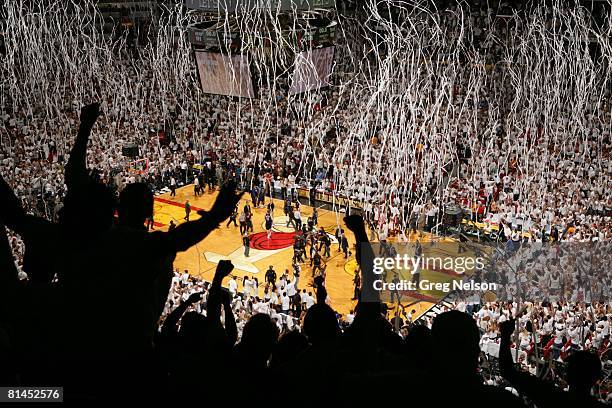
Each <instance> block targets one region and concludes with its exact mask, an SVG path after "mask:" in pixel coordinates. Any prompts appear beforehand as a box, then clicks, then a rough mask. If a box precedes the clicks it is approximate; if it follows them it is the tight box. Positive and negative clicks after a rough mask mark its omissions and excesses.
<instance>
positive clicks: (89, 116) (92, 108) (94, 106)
mask: <svg viewBox="0 0 612 408" xmlns="http://www.w3.org/2000/svg"><path fill="white" fill-rule="evenodd" d="M98 116H100V104H99V103H98V102H96V103H91V104H89V105H85V106H83V107H82V108H81V116H80V120H81V127H86V128H92V127H93V125H94V124H95V123H96V120H97V119H98Z"/></svg>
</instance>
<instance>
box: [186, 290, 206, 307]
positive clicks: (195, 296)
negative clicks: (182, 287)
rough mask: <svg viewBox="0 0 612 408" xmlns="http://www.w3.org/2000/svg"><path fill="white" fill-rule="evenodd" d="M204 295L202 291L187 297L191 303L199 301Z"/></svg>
mask: <svg viewBox="0 0 612 408" xmlns="http://www.w3.org/2000/svg"><path fill="white" fill-rule="evenodd" d="M202 295H203V293H202V292H196V293H192V294H191V295H190V296H189V297H188V298H187V303H189V304H193V303H198V302H199V301H200V300H202Z"/></svg>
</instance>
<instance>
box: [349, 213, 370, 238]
mask: <svg viewBox="0 0 612 408" xmlns="http://www.w3.org/2000/svg"><path fill="white" fill-rule="evenodd" d="M344 223H345V224H346V227H347V228H348V229H349V230H351V231H352V232H353V233H354V234H355V235H362V234H365V233H366V229H365V224H364V222H363V217H362V216H361V215H349V216H347V217H344Z"/></svg>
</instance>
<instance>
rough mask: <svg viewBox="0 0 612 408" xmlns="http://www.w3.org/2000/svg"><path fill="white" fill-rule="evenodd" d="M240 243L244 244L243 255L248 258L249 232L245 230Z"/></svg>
mask: <svg viewBox="0 0 612 408" xmlns="http://www.w3.org/2000/svg"><path fill="white" fill-rule="evenodd" d="M242 245H244V256H246V257H247V258H248V257H249V250H250V245H251V239H250V238H249V234H247V233H246V232H245V234H244V236H243V237H242Z"/></svg>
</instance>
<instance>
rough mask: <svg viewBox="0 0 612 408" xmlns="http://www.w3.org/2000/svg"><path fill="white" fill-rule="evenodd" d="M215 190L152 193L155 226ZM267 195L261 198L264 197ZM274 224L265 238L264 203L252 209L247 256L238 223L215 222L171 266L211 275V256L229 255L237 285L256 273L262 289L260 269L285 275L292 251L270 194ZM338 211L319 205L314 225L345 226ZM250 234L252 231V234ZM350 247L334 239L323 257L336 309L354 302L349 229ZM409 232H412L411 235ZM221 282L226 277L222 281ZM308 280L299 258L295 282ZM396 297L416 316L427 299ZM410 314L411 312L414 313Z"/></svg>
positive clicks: (203, 203) (210, 197) (206, 202)
mask: <svg viewBox="0 0 612 408" xmlns="http://www.w3.org/2000/svg"><path fill="white" fill-rule="evenodd" d="M216 196H217V192H216V191H213V192H212V193H209V192H208V191H207V192H206V193H204V194H203V195H201V196H199V197H195V196H194V194H193V186H192V185H189V186H185V187H182V188H179V189H177V190H176V196H175V197H170V194H169V193H167V194H163V195H160V196H158V197H156V198H155V216H154V217H155V225H156V229H159V230H163V231H166V230H167V229H168V225H169V224H170V220H174V222H175V224H180V223H182V222H184V220H183V218H184V217H185V210H184V204H185V201H186V200H189V202H190V204H191V209H192V211H191V219H194V218H197V217H199V216H198V215H197V210H199V209H203V210H208V209H210V207H211V206H212V204H213V202H214V200H215V197H216ZM247 201H248V202H249V204H251V202H250V195H248V194H245V195H244V196H243V199H242V200H241V202H240V203H239V209H242V208H243V207H244V205H245V204H246V202H247ZM267 202H268V201H266V203H267ZM274 203H275V210H274V230H275V232H274V233H273V236H272V240H271V241H268V240H267V237H266V235H265V229H264V227H263V223H264V216H265V213H266V210H265V209H264V208H255V209H253V226H254V231H253V232H252V233H251V236H252V238H251V241H252V246H255V248H251V254H250V257H249V258H245V257H244V255H243V246H242V237H241V235H240V231H239V227H235V226H234V225H233V224H232V225H230V226H229V227H226V224H225V223H223V224H222V225H221V226H220V227H219V228H217V229H216V230H214V231H213V232H212V233H211V234H210V235H209V236H208V237H206V238H205V239H204V240H203V241H201V242H200V243H198V244H197V245H195V246H193V247H192V248H190V249H189V250H187V251H186V252H182V253H179V254H178V255H177V257H176V260H175V262H174V267H175V268H178V269H179V270H180V271H184V270H187V271H188V272H189V273H190V274H191V275H193V276H196V277H198V278H201V279H204V280H208V281H210V280H212V278H213V275H214V271H215V268H216V261H218V260H219V259H231V260H232V263H233V264H234V266H235V268H234V271H233V272H232V275H234V276H235V277H236V278H237V281H238V289H239V291H241V290H242V278H243V277H244V276H247V275H248V276H255V277H257V279H258V281H259V283H260V287H259V295H260V296H262V295H263V282H264V274H265V271H266V270H267V269H268V267H269V266H270V265H272V266H273V267H274V270H275V271H276V273H277V275H278V276H280V275H281V274H282V272H283V271H285V269H288V270H289V271H290V276H293V271H292V268H291V259H292V257H293V249H292V246H291V245H292V238H291V237H292V236H293V234H292V231H293V229H292V228H287V227H286V224H285V222H286V221H285V216H284V214H283V202H282V201H281V200H277V199H275V200H274ZM300 208H301V210H302V220H303V221H304V222H305V221H306V220H307V218H308V217H309V216H310V215H311V214H312V208H311V207H308V206H306V205H302V206H301V207H300ZM342 217H343V214H336V213H334V212H331V211H326V210H323V209H319V227H324V228H325V230H326V231H328V232H329V233H331V234H332V235H333V233H334V231H335V229H336V226H337V225H338V223H340V225H341V226H342V228H344V229H345V231H348V230H347V228H346V227H345V226H344V223H343V222H342ZM253 235H255V236H253ZM347 237H348V240H349V244H350V246H351V252H352V253H353V256H351V257H349V259H348V260H347V259H345V258H344V255H343V254H342V253H341V252H339V251H338V244H337V243H334V244H332V250H331V257H330V258H329V259H325V261H326V262H327V277H326V288H327V291H328V293H329V297H330V299H331V305H332V307H333V308H334V309H335V310H336V311H337V312H339V313H342V314H346V313H348V312H349V311H350V310H352V309H353V308H354V307H355V304H356V302H355V301H353V300H351V298H352V297H353V271H354V267H355V265H356V261H355V258H354V254H355V250H354V244H355V241H354V237H353V236H352V234H350V233H349V234H348V235H347ZM411 238H413V237H411ZM428 239H429V234H426V235H425V236H424V237H422V238H421V241H427V240H428ZM224 283H227V281H226V282H224ZM311 283H312V277H311V269H310V266H309V264H308V263H304V264H302V271H301V275H300V281H299V283H298V287H299V288H300V289H304V288H305V289H307V291H312V290H313V288H312V287H311V286H310V285H311ZM402 303H403V304H404V305H405V306H406V305H408V306H409V307H408V309H409V310H413V309H414V310H415V311H416V316H419V315H421V314H422V313H424V312H425V311H427V309H428V308H429V307H431V305H432V303H431V302H428V301H422V300H419V299H410V298H408V299H404V300H403V301H402ZM416 316H415V317H416Z"/></svg>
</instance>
